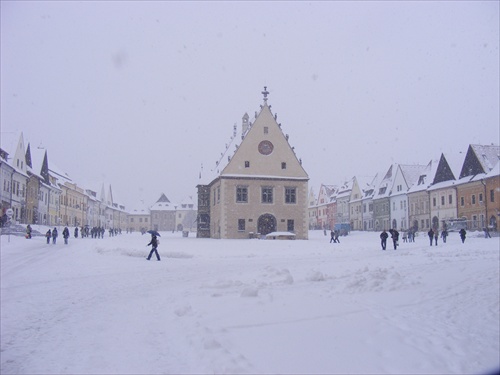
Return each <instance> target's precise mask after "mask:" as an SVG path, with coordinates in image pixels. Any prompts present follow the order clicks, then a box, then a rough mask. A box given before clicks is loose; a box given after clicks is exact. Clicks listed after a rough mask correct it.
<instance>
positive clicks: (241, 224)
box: [238, 219, 245, 231]
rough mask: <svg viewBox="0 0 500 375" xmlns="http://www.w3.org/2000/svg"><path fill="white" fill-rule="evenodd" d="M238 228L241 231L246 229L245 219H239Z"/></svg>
mask: <svg viewBox="0 0 500 375" xmlns="http://www.w3.org/2000/svg"><path fill="white" fill-rule="evenodd" d="M238 230H239V231H244V230H245V219H238Z"/></svg>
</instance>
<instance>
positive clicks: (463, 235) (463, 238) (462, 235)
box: [458, 228, 467, 243]
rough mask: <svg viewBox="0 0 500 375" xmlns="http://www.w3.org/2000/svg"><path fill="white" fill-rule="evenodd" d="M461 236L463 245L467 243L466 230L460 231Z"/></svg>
mask: <svg viewBox="0 0 500 375" xmlns="http://www.w3.org/2000/svg"><path fill="white" fill-rule="evenodd" d="M458 233H459V234H460V239H461V240H462V243H464V242H465V236H466V235H467V232H466V231H465V229H464V228H462V229H460V231H459V232H458Z"/></svg>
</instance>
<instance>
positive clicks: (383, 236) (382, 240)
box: [380, 229, 389, 250]
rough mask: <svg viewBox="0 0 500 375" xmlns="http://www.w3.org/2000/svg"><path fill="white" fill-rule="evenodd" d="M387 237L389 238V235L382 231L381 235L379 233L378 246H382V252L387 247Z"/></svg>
mask: <svg viewBox="0 0 500 375" xmlns="http://www.w3.org/2000/svg"><path fill="white" fill-rule="evenodd" d="M387 237H389V235H388V234H387V232H386V231H385V229H384V230H383V231H382V233H380V244H381V245H382V250H385V248H386V246H387Z"/></svg>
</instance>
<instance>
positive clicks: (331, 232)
mask: <svg viewBox="0 0 500 375" xmlns="http://www.w3.org/2000/svg"><path fill="white" fill-rule="evenodd" d="M332 242H333V243H335V232H334V231H333V229H332V230H331V231H330V243H332Z"/></svg>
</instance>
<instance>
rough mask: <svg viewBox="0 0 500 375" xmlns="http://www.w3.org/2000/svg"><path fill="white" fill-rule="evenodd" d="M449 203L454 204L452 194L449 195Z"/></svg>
mask: <svg viewBox="0 0 500 375" xmlns="http://www.w3.org/2000/svg"><path fill="white" fill-rule="evenodd" d="M448 203H449V204H453V196H452V195H451V194H450V195H448Z"/></svg>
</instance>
